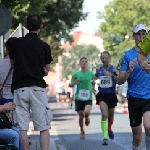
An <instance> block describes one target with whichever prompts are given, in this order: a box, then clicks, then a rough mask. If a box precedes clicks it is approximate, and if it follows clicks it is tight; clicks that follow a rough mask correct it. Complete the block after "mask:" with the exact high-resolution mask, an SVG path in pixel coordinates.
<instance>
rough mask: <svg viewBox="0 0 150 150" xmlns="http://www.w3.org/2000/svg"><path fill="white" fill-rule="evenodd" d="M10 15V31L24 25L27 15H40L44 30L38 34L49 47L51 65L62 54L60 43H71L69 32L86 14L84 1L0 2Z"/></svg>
mask: <svg viewBox="0 0 150 150" xmlns="http://www.w3.org/2000/svg"><path fill="white" fill-rule="evenodd" d="M0 2H1V3H2V4H3V5H5V6H6V7H7V8H8V9H9V11H10V12H11V14H12V29H11V30H14V29H16V27H17V26H18V25H19V23H22V24H23V25H24V26H25V25H26V24H25V23H26V22H25V21H26V17H27V16H28V15H29V14H40V15H41V16H42V19H43V24H44V28H43V29H42V32H41V33H40V37H42V38H43V39H44V40H45V41H46V42H47V43H48V44H49V45H51V49H52V55H53V56H54V57H53V58H54V61H53V64H55V63H56V62H57V56H58V55H61V54H62V50H60V49H59V46H60V41H61V40H62V38H63V40H64V41H72V37H71V36H70V31H71V30H72V29H73V28H75V27H77V26H78V23H79V21H81V20H84V19H85V18H86V16H87V15H88V13H83V12H82V9H83V2H84V0H75V1H73V0H11V1H10V0H0Z"/></svg>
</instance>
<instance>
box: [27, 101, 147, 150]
mask: <svg viewBox="0 0 150 150" xmlns="http://www.w3.org/2000/svg"><path fill="white" fill-rule="evenodd" d="M49 104H50V107H51V110H52V111H53V115H54V118H53V121H52V123H51V130H50V134H51V140H50V141H51V146H50V150H132V148H131V147H132V144H131V143H132V133H131V129H130V126H129V120H128V114H123V111H124V108H123V105H122V104H118V106H117V107H116V111H115V121H114V124H113V127H112V129H113V131H114V133H115V139H114V140H109V143H108V146H102V145H101V143H102V140H103V139H102V135H101V128H100V118H101V117H100V110H99V107H98V106H97V105H95V104H93V107H92V111H91V116H90V125H89V126H88V127H87V126H85V134H86V136H85V139H82V140H81V139H80V135H79V134H80V131H79V125H78V115H77V113H76V112H75V111H74V108H73V109H70V108H69V106H68V104H67V103H65V102H64V103H57V102H52V103H49ZM31 128H32V127H30V131H31V133H30V131H29V132H28V133H29V134H30V139H31V142H32V145H31V148H30V149H31V150H40V148H39V142H37V143H36V144H35V143H34V142H35V139H36V140H37V137H38V136H37V135H39V134H37V133H36V131H32V129H31ZM35 145H36V148H35ZM142 145H143V150H145V143H144V133H143V143H142Z"/></svg>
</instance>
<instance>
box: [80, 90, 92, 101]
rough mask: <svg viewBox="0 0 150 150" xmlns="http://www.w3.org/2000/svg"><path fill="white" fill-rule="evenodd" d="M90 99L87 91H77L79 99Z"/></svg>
mask: <svg viewBox="0 0 150 150" xmlns="http://www.w3.org/2000/svg"><path fill="white" fill-rule="evenodd" d="M89 98H90V91H89V90H79V99H81V100H88V99H89Z"/></svg>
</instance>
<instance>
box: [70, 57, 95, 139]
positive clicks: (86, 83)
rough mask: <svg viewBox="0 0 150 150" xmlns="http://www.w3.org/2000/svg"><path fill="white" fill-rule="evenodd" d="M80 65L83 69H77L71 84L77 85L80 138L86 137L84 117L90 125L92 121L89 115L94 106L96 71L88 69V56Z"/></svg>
mask: <svg viewBox="0 0 150 150" xmlns="http://www.w3.org/2000/svg"><path fill="white" fill-rule="evenodd" d="M80 66H81V71H77V72H75V73H74V74H73V76H72V80H71V84H70V85H69V86H70V87H74V85H76V86H77V89H76V93H75V110H76V111H77V112H78V114H79V126H80V130H81V134H80V138H81V139H84V138H85V132H84V128H83V119H84V117H85V125H86V126H88V125H89V123H90V119H89V115H90V111H91V108H92V90H93V87H92V80H93V79H94V73H93V72H92V71H89V70H88V59H87V58H86V57H82V58H81V59H80Z"/></svg>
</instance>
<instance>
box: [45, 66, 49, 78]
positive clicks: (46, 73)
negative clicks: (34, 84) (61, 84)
mask: <svg viewBox="0 0 150 150" xmlns="http://www.w3.org/2000/svg"><path fill="white" fill-rule="evenodd" d="M49 71H50V64H46V65H45V67H44V72H45V76H47V75H48V72H49Z"/></svg>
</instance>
